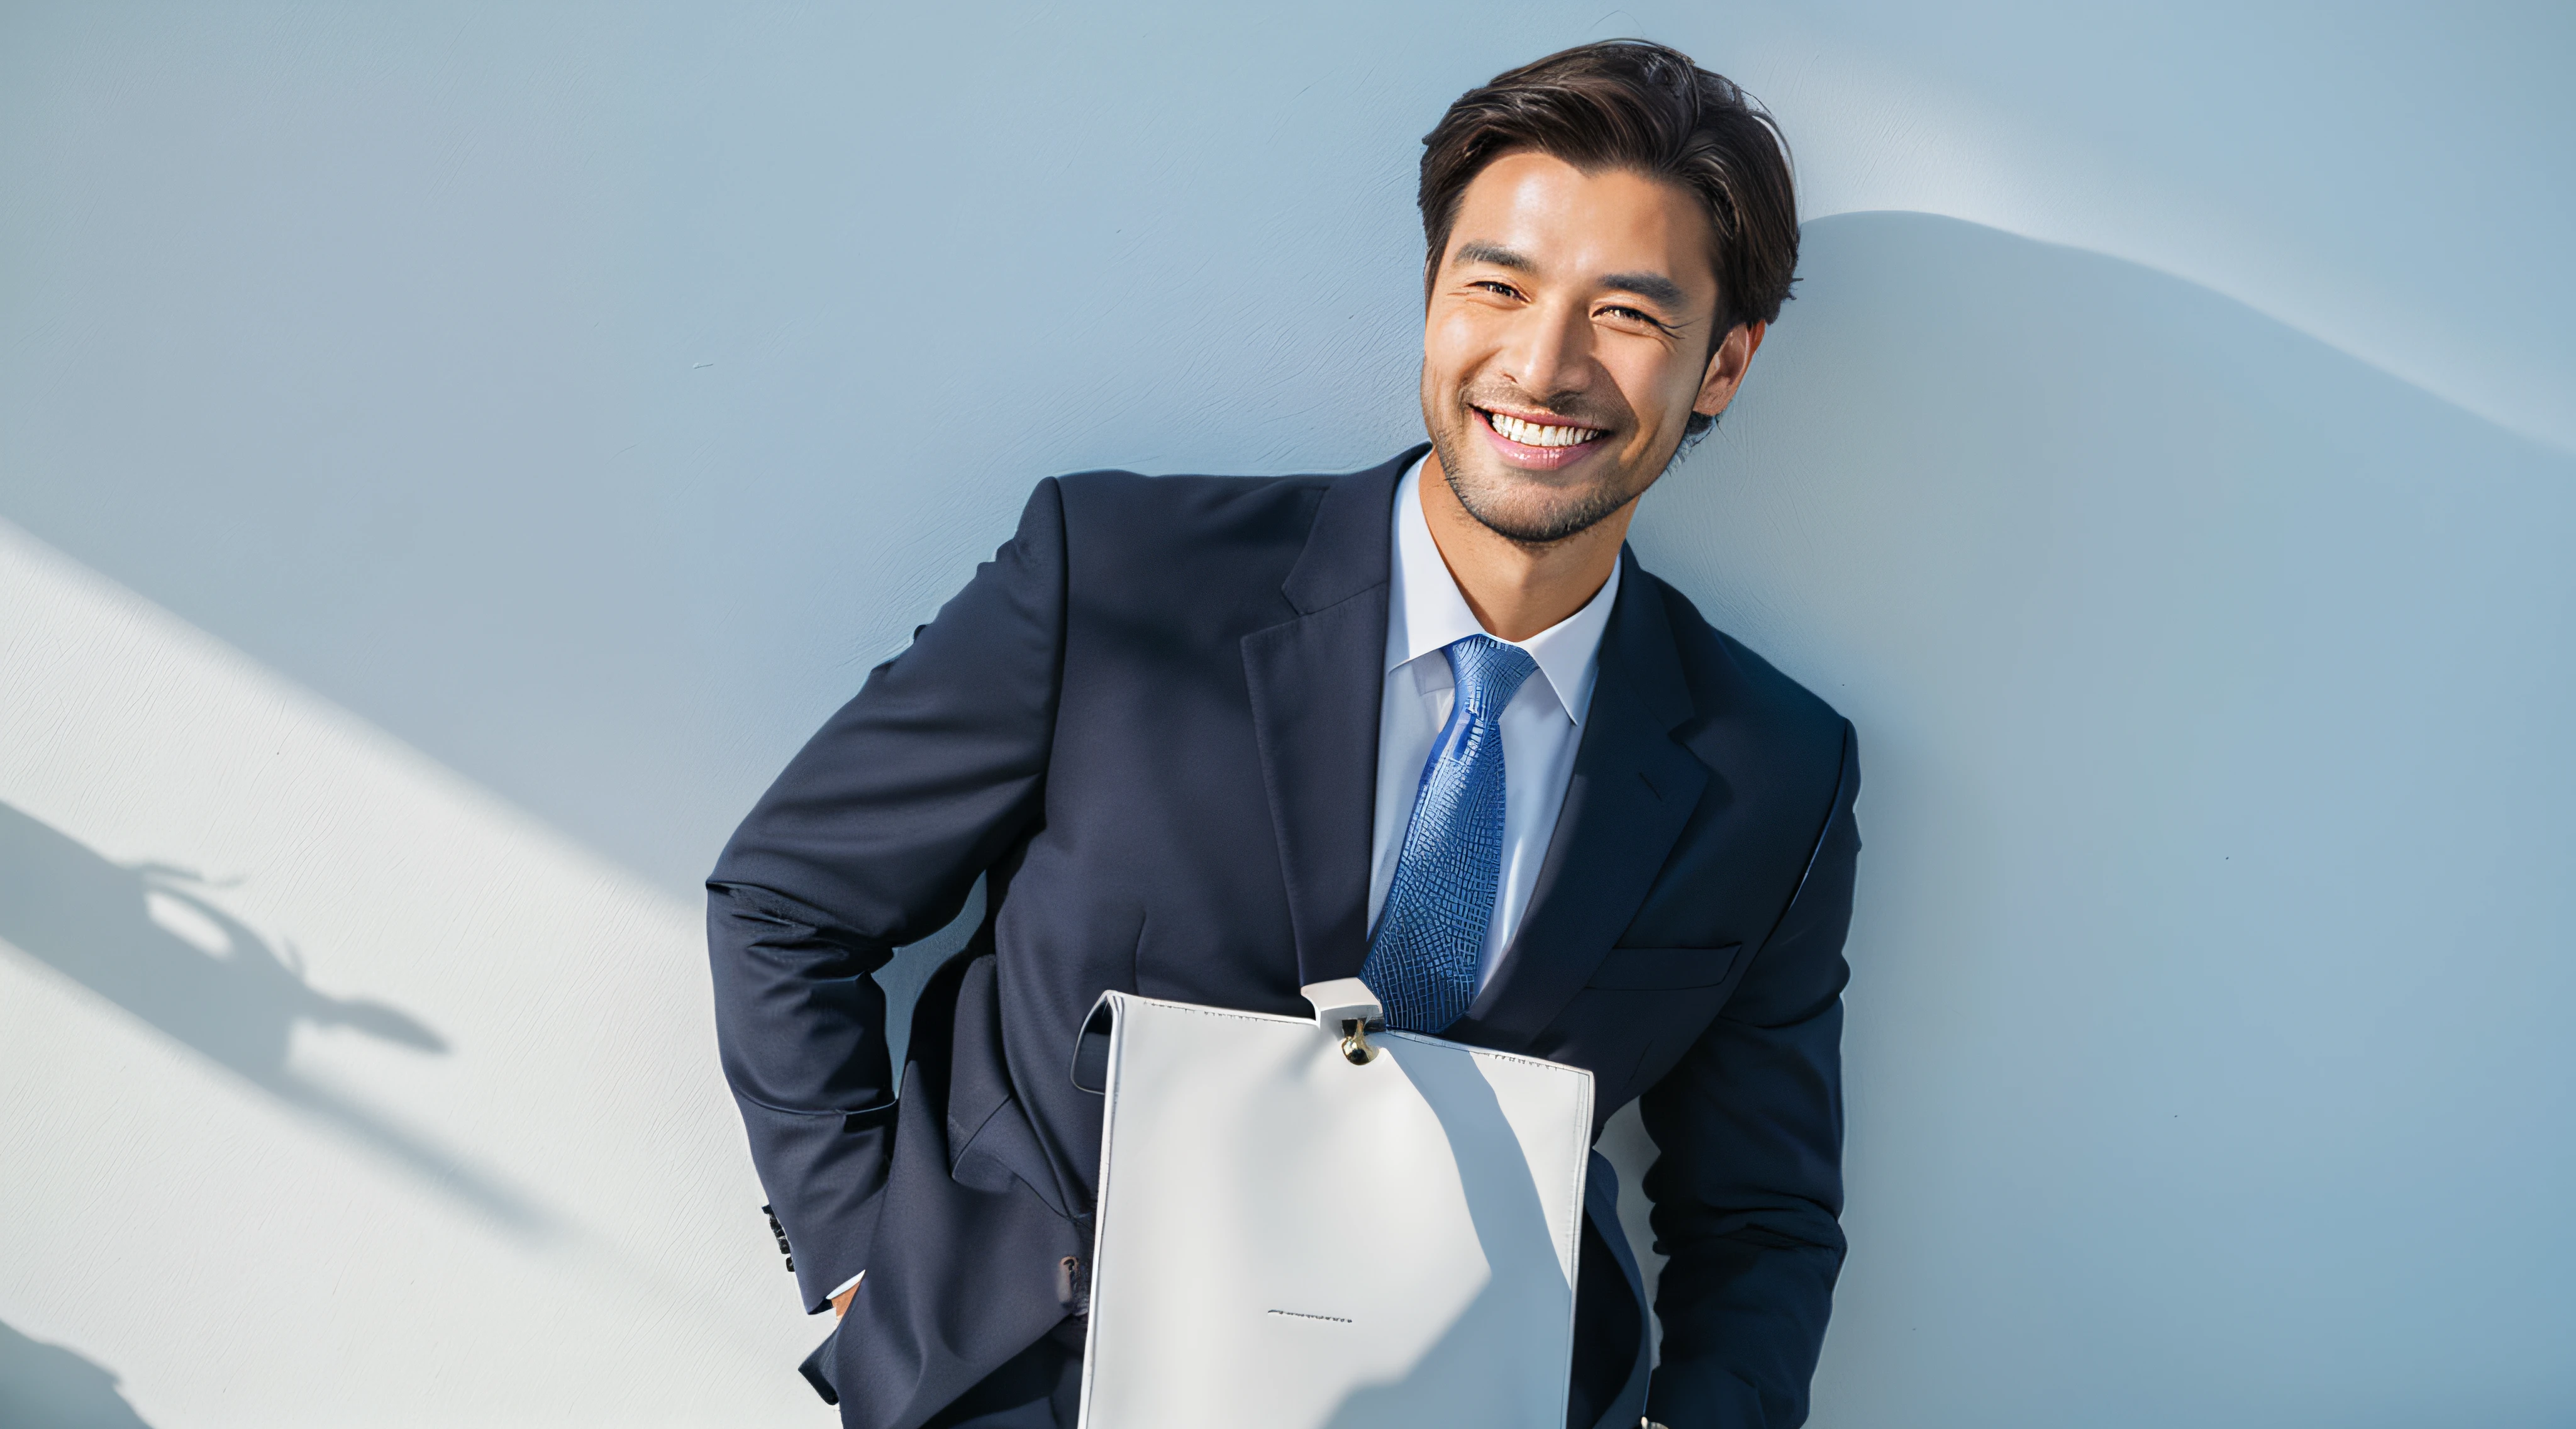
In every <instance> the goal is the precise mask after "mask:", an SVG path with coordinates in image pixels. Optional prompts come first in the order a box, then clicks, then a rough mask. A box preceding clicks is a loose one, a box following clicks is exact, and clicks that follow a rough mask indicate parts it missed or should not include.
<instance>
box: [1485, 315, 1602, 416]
mask: <svg viewBox="0 0 2576 1429" xmlns="http://www.w3.org/2000/svg"><path fill="white" fill-rule="evenodd" d="M1591 373H1592V322H1591V315H1590V314H1589V313H1587V312H1585V311H1584V310H1583V307H1582V305H1581V304H1579V303H1574V304H1553V303H1534V304H1532V305H1530V306H1529V307H1528V308H1525V309H1523V310H1522V312H1521V320H1520V322H1519V323H1517V324H1516V325H1515V327H1514V331H1513V333H1512V340H1511V343H1510V344H1509V346H1508V347H1507V348H1506V349H1505V350H1504V352H1503V375H1504V376H1506V377H1509V378H1510V379H1511V380H1512V382H1513V383H1514V384H1515V385H1516V386H1518V387H1519V388H1520V389H1521V390H1522V391H1524V392H1527V393H1528V394H1530V396H1531V397H1533V398H1537V399H1542V400H1544V399H1546V398H1548V397H1551V396H1553V395H1555V394H1557V393H1560V392H1580V391H1582V390H1583V389H1584V388H1586V387H1588V386H1589V385H1590V383H1591Z"/></svg>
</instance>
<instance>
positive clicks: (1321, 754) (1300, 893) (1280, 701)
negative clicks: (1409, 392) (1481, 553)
mask: <svg viewBox="0 0 2576 1429" xmlns="http://www.w3.org/2000/svg"><path fill="white" fill-rule="evenodd" d="M1422 450H1423V449H1422V448H1420V447H1416V448H1414V449H1413V450H1411V451H1408V452H1406V453H1404V454H1403V455H1402V456H1399V457H1397V458H1396V459H1395V460H1393V461H1391V462H1388V463H1387V464H1385V465H1384V466H1379V467H1375V468H1372V469H1371V470H1368V471H1364V472H1360V473H1357V474H1355V475H1352V476H1346V477H1343V478H1341V479H1340V480H1338V481H1335V482H1334V483H1332V484H1331V485H1330V486H1328V487H1326V488H1325V490H1324V495H1323V498H1322V501H1321V504H1319V505H1318V506H1317V508H1316V511H1315V521H1314V525H1313V526H1312V527H1311V528H1309V531H1308V534H1307V538H1306V548H1305V551H1304V553H1303V554H1302V555H1300V556H1299V558H1298V561H1297V564H1296V566H1295V567H1294V568H1292V569H1291V570H1290V571H1289V573H1288V578H1287V580H1286V581H1285V582H1283V583H1282V584H1281V586H1280V590H1281V593H1282V594H1284V595H1285V596H1287V598H1288V603H1289V604H1290V606H1292V607H1294V608H1295V609H1296V610H1297V611H1298V612H1299V614H1298V617H1297V618H1296V619H1294V620H1291V621H1288V622H1286V623H1284V624H1280V625H1273V626H1270V627H1268V628H1266V629H1262V630H1256V631H1254V632H1252V633H1251V634H1249V635H1246V636H1244V637H1243V673H1244V679H1245V682H1246V684H1247V685H1248V687H1249V688H1250V691H1251V696H1252V725H1253V732H1254V735H1255V737H1256V738H1257V739H1258V741H1259V744H1260V749H1261V778H1262V785H1263V788H1264V790H1265V791H1266V792H1267V793H1268V794H1269V796H1270V817H1271V824H1272V827H1273V829H1274V830H1275V831H1276V833H1277V835H1278V839H1279V860H1280V871H1281V873H1282V875H1283V876H1284V877H1285V879H1286V881H1287V888H1288V916H1289V921H1290V923H1291V925H1292V932H1293V934H1294V936H1295V938H1296V943H1297V972H1298V981H1299V982H1301V983H1316V982H1327V981H1330V980H1332V979H1334V978H1344V977H1356V976H1358V975H1359V970H1360V963H1361V961H1362V960H1363V959H1364V958H1366V957H1367V955H1368V879H1369V867H1368V858H1369V826H1370V823H1371V818H1372V814H1373V811H1374V808H1375V803H1376V793H1377V733H1378V706H1379V701H1380V697H1381V691H1382V689H1383V686H1384V684H1385V679H1386V619H1387V577H1388V571H1389V568H1390V565H1391V563H1392V562H1393V560H1394V549H1393V545H1392V530H1391V517H1392V513H1393V510H1394V500H1395V485H1396V482H1397V480H1398V479H1399V478H1401V477H1402V476H1403V475H1404V471H1405V468H1406V467H1408V466H1410V465H1412V463H1413V460H1414V458H1415V457H1417V456H1419V455H1421V453H1422Z"/></svg>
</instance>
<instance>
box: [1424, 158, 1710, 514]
mask: <svg viewBox="0 0 2576 1429" xmlns="http://www.w3.org/2000/svg"><path fill="white" fill-rule="evenodd" d="M1712 237H1713V234H1712V232H1711V228H1710V225H1709V221H1708V217H1707V215H1706V213H1705V212H1704V211H1703V210H1702V209H1701V208H1700V205H1699V202H1698V200H1696V199H1695V198H1693V197H1692V196H1691V195H1690V194H1689V193H1688V192H1687V191H1685V190H1683V189H1682V188H1681V187H1679V186H1678V185H1675V184H1672V183H1668V182H1665V181H1663V180H1660V179H1654V178H1649V177H1647V176H1645V175H1643V174H1639V173H1636V172H1634V171H1631V170H1625V169H1611V170H1604V171H1602V172H1599V173H1586V172H1584V171H1583V170H1581V169H1578V168H1576V167H1574V166H1573V165H1572V164H1569V163H1567V162H1565V161H1564V160H1562V159H1559V158H1556V157H1555V156H1553V155H1549V154H1541V153H1537V152H1534V151H1529V150H1522V151H1518V152H1514V153H1510V154H1506V155H1504V156H1503V157H1501V158H1499V159H1496V160H1494V161H1493V162H1492V163H1490V164H1488V165H1486V166H1485V168H1484V170H1483V171H1482V172H1480V173H1478V174H1477V175H1476V177H1475V178H1474V179H1473V180H1471V181H1470V182H1469V183H1468V185H1467V189H1466V192H1465V193H1464V194H1463V195H1462V196H1461V198H1460V201H1459V205H1458V220H1457V223H1456V224H1455V225H1454V226H1453V227H1452V228H1451V229H1450V233H1449V246H1448V248H1447V250H1446V251H1445V252H1444V253H1442V254H1441V255H1440V257H1439V266H1438V268H1437V269H1436V270H1435V271H1434V272H1433V274H1432V281H1431V289H1430V303H1429V307H1428V309H1427V311H1426V313H1425V316H1424V323H1423V335H1422V419H1423V423H1424V425H1425V426H1426V427H1427V428H1429V430H1430V434H1431V441H1432V445H1433V447H1434V448H1435V449H1436V450H1437V451H1438V453H1439V456H1440V466H1441V470H1442V471H1443V473H1444V474H1445V475H1446V476H1447V478H1448V481H1449V486H1450V489H1451V490H1453V491H1455V492H1456V493H1457V495H1458V500H1459V503H1460V504H1461V505H1463V506H1465V507H1466V508H1467V511H1468V513H1469V514H1471V515H1473V516H1474V517H1475V518H1476V519H1477V520H1478V521H1480V522H1482V523H1484V524H1485V525H1486V526H1487V527H1489V528H1491V529H1493V530H1494V531H1496V532H1498V533H1500V534H1502V535H1504V536H1506V537H1509V538H1511V539H1512V540H1515V541H1520V542H1524V543H1528V544H1543V543H1546V542H1552V541H1558V540H1562V539H1564V538H1565V537H1568V536H1571V535H1574V534H1575V533H1577V532H1579V531H1582V530H1584V529H1586V528H1588V527H1590V526H1592V525H1593V524H1595V523H1596V522H1599V521H1601V520H1602V519H1603V518H1605V517H1607V516H1609V515H1611V514H1612V513H1614V512H1616V511H1618V510H1619V509H1620V508H1621V507H1624V506H1626V505H1627V504H1628V503H1629V502H1631V501H1633V500H1635V499H1636V498H1637V496H1638V495H1639V493H1641V492H1643V491H1644V490H1645V489H1646V488H1647V487H1648V486H1651V485H1653V484H1654V480H1655V478H1656V477H1657V476H1659V475H1661V474H1662V472H1663V470H1664V467H1665V466H1666V465H1667V464H1668V463H1670V462H1671V460H1672V457H1673V453H1674V452H1675V451H1676V450H1677V449H1678V448H1679V447H1680V445H1681V440H1682V434H1683V431H1684V428H1685V425H1686V424H1687V422H1688V421H1689V419H1690V415H1691V412H1692V411H1693V409H1694V408H1696V409H1697V410H1700V411H1703V412H1709V413H1712V414H1713V413H1715V412H1717V411H1720V410H1722V409H1723V408H1724V407H1725V405H1726V403H1727V400H1728V399H1729V398H1731V397H1732V396H1733V395H1734V391H1735V384H1736V382H1737V381H1738V380H1740V378H1741V377H1742V374H1743V360H1746V359H1749V358H1750V357H1751V351H1750V346H1749V343H1748V342H1747V340H1746V339H1747V338H1748V337H1750V338H1751V339H1752V340H1754V341H1758V329H1756V330H1753V331H1752V332H1751V333H1738V334H1736V335H1735V337H1734V338H1731V339H1730V340H1729V341H1728V342H1727V344H1726V349H1727V351H1722V352H1721V353H1720V354H1719V360H1718V361H1717V362H1715V363H1712V362H1711V360H1710V352H1709V345H1710V344H1709V338H1710V329H1711V327H1712V326H1713V325H1714V323H1715V321H1716V309H1717V296H1718V294H1717V274H1716V271H1715V269H1714V267H1713V266H1712V264H1711V262H1710V243H1711V241H1712ZM1736 349H1742V351H1741V353H1740V356H1738V355H1737V354H1736V353H1735V352H1734V350H1736ZM1731 359H1732V360H1731Z"/></svg>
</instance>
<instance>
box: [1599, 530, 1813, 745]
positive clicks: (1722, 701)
mask: <svg viewBox="0 0 2576 1429" xmlns="http://www.w3.org/2000/svg"><path fill="white" fill-rule="evenodd" d="M1632 569H1634V570H1635V574H1636V575H1638V576H1640V577H1642V578H1643V580H1644V584H1645V586H1646V593H1647V594H1648V595H1649V596H1650V597H1651V598H1652V599H1653V600H1654V601H1655V602H1656V603H1657V604H1658V605H1659V606H1661V607H1662V610H1663V612H1664V619H1665V621H1666V622H1667V623H1668V624H1669V625H1670V627H1671V629H1672V634H1673V647H1674V651H1675V653H1676V654H1677V655H1678V656H1679V657H1680V660H1681V667H1682V678H1683V681H1684V683H1685V684H1686V685H1687V686H1688V688H1689V690H1690V696H1691V704H1692V707H1693V708H1694V710H1695V711H1696V712H1697V714H1698V719H1699V723H1700V726H1701V729H1700V732H1699V736H1698V737H1696V738H1693V739H1692V740H1690V741H1689V742H1691V743H1694V744H1696V743H1699V742H1700V741H1701V739H1704V738H1716V739H1723V740H1726V741H1728V742H1733V741H1736V740H1741V739H1744V738H1747V737H1751V738H1755V739H1758V740H1760V741H1761V742H1762V743H1764V744H1766V745H1771V746H1773V747H1774V748H1775V749H1777V748H1781V747H1783V746H1786V747H1787V748H1792V749H1797V750H1800V751H1802V752H1806V753H1808V754H1810V755H1811V756H1812V757H1814V758H1815V759H1818V760H1829V761H1831V762H1832V763H1833V764H1834V765H1835V766H1837V767H1839V765H1840V762H1841V754H1842V743H1843V738H1844V729H1845V728H1846V724H1847V722H1846V721H1845V719H1844V718H1843V714H1842V712H1841V711H1840V710H1837V709H1835V708H1834V706H1833V705H1832V703H1831V702H1829V701H1828V700H1826V699H1825V698H1824V697H1823V696H1821V695H1819V694H1817V693H1816V692H1815V691H1813V690H1810V689H1808V688H1807V687H1806V686H1805V685H1803V684H1801V683H1799V682H1798V681H1797V680H1796V679H1794V678H1792V677H1791V676H1790V675H1789V674H1788V673H1787V672H1785V671H1783V670H1782V669H1781V668H1780V667H1779V666H1777V665H1774V664H1772V663H1771V662H1770V661H1769V660H1767V659H1765V658H1763V656H1762V655H1761V654H1760V653H1759V652H1758V651H1756V650H1754V649H1753V648H1752V647H1751V646H1749V645H1747V644H1745V643H1744V642H1743V641H1741V640H1738V639H1736V638H1735V637H1734V636H1732V635H1729V634H1727V633H1726V632H1725V631H1723V630H1720V629H1718V628H1717V627H1716V626H1715V625H1712V624H1710V623H1709V621H1708V619H1707V617H1705V616H1703V615H1701V614H1700V611H1699V606H1698V605H1697V604H1695V603H1694V602H1693V601H1692V600H1691V598H1690V597H1689V596H1686V595H1684V594H1682V593H1681V592H1680V591H1678V590H1676V589H1674V588H1673V587H1672V585H1670V584H1669V583H1668V582H1666V581H1664V580H1663V579H1662V578H1661V577H1659V576H1657V575H1655V574H1654V573H1653V572H1651V571H1646V570H1643V569H1636V568H1632Z"/></svg>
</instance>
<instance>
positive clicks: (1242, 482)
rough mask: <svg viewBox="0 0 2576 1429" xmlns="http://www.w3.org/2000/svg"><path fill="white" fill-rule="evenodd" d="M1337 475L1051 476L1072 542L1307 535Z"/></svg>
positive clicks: (1112, 472)
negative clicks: (1214, 535)
mask: <svg viewBox="0 0 2576 1429" xmlns="http://www.w3.org/2000/svg"><path fill="white" fill-rule="evenodd" d="M1336 479H1337V478H1335V477H1332V476H1329V475H1320V474H1303V475H1296V476H1146V475H1144V474H1143V473H1141V472H1133V471H1117V470H1102V471H1077V472H1070V473H1068V474H1066V475H1063V476H1056V477H1050V478H1048V480H1049V481H1051V482H1053V483H1054V485H1055V487H1056V490H1057V492H1058V494H1059V495H1058V499H1059V500H1060V501H1062V503H1063V506H1064V519H1065V528H1066V530H1065V535H1066V539H1067V540H1068V541H1096V540H1106V541H1112V542H1116V543H1119V544H1129V543H1136V542H1144V543H1152V542H1155V541H1158V540H1167V539H1171V538H1173V537H1181V538H1189V537H1194V536H1201V535H1206V534H1210V533H1215V532H1223V531H1228V530H1233V531H1239V532H1247V533H1248V532H1273V533H1277V534H1287V533H1289V532H1291V531H1295V532H1300V533H1302V532H1303V531H1304V529H1305V528H1306V526H1307V525H1309V524H1311V522H1312V521H1313V519H1314V511H1315V505H1316V503H1317V502H1318V501H1320V500H1321V499H1322V497H1323V493H1324V490H1325V489H1326V488H1327V487H1328V486H1330V485H1331V484H1332V482H1333V481H1335V480H1336Z"/></svg>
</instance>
